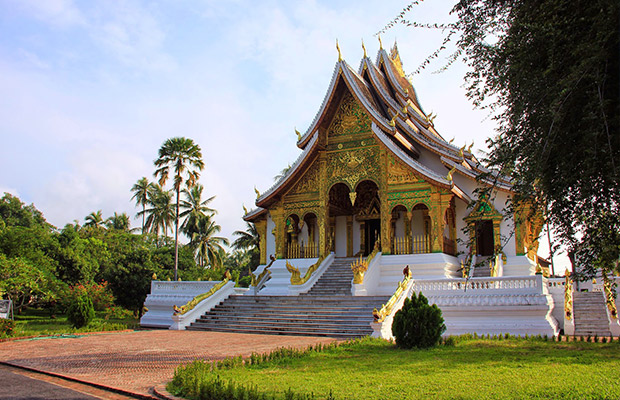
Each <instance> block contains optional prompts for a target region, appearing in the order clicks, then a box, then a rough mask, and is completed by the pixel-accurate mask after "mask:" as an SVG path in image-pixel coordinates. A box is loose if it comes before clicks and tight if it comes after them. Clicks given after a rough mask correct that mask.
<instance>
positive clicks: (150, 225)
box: [138, 183, 174, 236]
mask: <svg viewBox="0 0 620 400" xmlns="http://www.w3.org/2000/svg"><path fill="white" fill-rule="evenodd" d="M148 206H149V208H145V209H144V211H140V212H139V213H138V216H141V215H145V216H146V220H145V223H144V229H145V231H148V232H151V233H154V234H155V236H158V235H159V232H160V231H161V232H163V233H164V236H168V230H169V229H170V226H171V225H172V222H173V221H174V204H173V203H172V192H171V191H170V190H165V189H164V188H162V187H161V186H160V185H159V184H156V183H155V184H153V185H152V187H151V190H150V191H149V198H148Z"/></svg>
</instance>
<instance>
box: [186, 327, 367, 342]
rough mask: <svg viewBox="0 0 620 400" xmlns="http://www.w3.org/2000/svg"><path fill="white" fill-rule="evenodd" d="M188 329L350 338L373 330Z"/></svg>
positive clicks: (193, 328) (191, 328) (364, 334)
mask: <svg viewBox="0 0 620 400" xmlns="http://www.w3.org/2000/svg"><path fill="white" fill-rule="evenodd" d="M187 329H188V330H208V331H214V332H235V333H252V334H264V335H288V336H328V337H335V338H339V339H349V338H355V337H360V336H366V335H368V334H370V333H372V331H371V332H364V333H357V332H355V333H352V332H323V331H316V330H312V331H302V330H297V331H288V330H280V329H244V328H239V327H235V328H227V327H212V328H202V327H194V326H191V327H188V328H187Z"/></svg>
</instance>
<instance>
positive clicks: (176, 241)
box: [174, 187, 181, 281]
mask: <svg viewBox="0 0 620 400" xmlns="http://www.w3.org/2000/svg"><path fill="white" fill-rule="evenodd" d="M180 190H181V188H180V187H178V188H177V210H176V211H177V213H176V218H175V220H174V280H175V281H177V280H178V274H177V270H178V268H179V191H180Z"/></svg>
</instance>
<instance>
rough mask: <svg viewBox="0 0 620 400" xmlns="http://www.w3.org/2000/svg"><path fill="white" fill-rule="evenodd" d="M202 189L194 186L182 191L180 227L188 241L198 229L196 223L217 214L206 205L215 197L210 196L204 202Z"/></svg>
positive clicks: (200, 186) (199, 186) (198, 185)
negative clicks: (181, 222)
mask: <svg viewBox="0 0 620 400" xmlns="http://www.w3.org/2000/svg"><path fill="white" fill-rule="evenodd" d="M203 190H204V187H203V186H202V185H201V184H199V183H198V184H196V185H194V186H193V187H192V188H191V189H183V194H184V195H185V199H184V200H181V209H183V211H182V212H181V213H180V215H179V216H180V218H184V220H183V224H182V225H181V232H183V233H184V234H185V235H187V236H188V237H189V238H190V239H191V238H192V235H193V234H194V232H196V231H197V229H198V221H199V220H200V218H202V217H204V216H207V215H209V216H213V215H215V214H216V213H217V212H216V211H215V210H214V209H212V208H209V207H208V206H207V204H209V203H210V202H212V201H213V199H215V196H211V197H209V198H208V199H206V200H202V192H203Z"/></svg>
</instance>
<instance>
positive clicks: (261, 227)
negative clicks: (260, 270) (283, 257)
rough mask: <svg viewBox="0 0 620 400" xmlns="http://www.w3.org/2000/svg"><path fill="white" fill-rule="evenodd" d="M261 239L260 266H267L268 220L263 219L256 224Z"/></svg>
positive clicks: (259, 245)
mask: <svg viewBox="0 0 620 400" xmlns="http://www.w3.org/2000/svg"><path fill="white" fill-rule="evenodd" d="M254 226H255V227H256V231H257V232H258V237H259V242H258V243H259V244H258V247H259V250H260V264H261V265H265V264H267V220H266V219H263V220H260V221H256V222H255V223H254Z"/></svg>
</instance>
